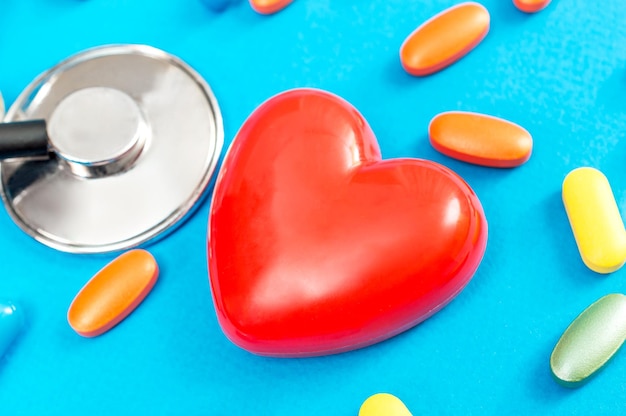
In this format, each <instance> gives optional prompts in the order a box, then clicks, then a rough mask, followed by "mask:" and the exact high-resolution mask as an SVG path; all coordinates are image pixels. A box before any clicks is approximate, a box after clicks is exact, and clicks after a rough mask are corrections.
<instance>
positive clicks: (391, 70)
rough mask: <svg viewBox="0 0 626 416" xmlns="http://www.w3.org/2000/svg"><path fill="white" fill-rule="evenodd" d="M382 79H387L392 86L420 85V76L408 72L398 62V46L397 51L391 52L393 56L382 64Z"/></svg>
mask: <svg viewBox="0 0 626 416" xmlns="http://www.w3.org/2000/svg"><path fill="white" fill-rule="evenodd" d="M383 68H384V71H385V73H384V79H385V80H387V81H389V83H391V84H392V85H393V86H394V87H400V88H403V89H405V88H407V87H412V86H413V87H417V86H418V85H420V78H421V77H416V76H414V75H411V74H409V73H408V72H406V71H405V70H404V68H402V63H401V62H400V48H399V47H398V53H397V54H393V57H392V58H390V59H389V60H388V61H387V64H386V65H384V67H383Z"/></svg>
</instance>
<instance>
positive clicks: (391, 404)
mask: <svg viewBox="0 0 626 416" xmlns="http://www.w3.org/2000/svg"><path fill="white" fill-rule="evenodd" d="M359 416H411V412H409V409H407V408H406V406H405V405H404V403H402V401H401V400H400V399H398V398H397V397H396V396H394V395H392V394H389V393H377V394H374V395H373V396H370V397H368V398H367V400H365V401H364V402H363V404H362V405H361V409H359Z"/></svg>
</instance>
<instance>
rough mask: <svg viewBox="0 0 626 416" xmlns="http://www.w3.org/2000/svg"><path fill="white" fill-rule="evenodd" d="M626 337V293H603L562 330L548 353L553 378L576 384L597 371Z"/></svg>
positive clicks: (572, 384)
mask: <svg viewBox="0 0 626 416" xmlns="http://www.w3.org/2000/svg"><path fill="white" fill-rule="evenodd" d="M625 339H626V296H624V295H622V294H619V293H614V294H610V295H606V296H604V297H602V298H600V299H599V300H597V301H596V302H595V303H593V304H591V306H589V307H588V308H587V309H585V310H584V311H583V312H582V313H581V314H580V315H578V317H577V318H576V319H574V321H573V322H572V323H571V324H570V326H569V327H568V328H567V329H566V330H565V332H564V333H563V335H562V336H561V339H559V342H558V343H557V344H556V347H554V351H552V355H551V356H550V368H551V369H552V374H554V377H555V378H556V380H557V381H558V382H559V383H560V384H563V385H564V386H567V387H577V386H579V385H580V384H582V383H583V382H584V381H585V380H586V379H587V378H588V377H589V376H591V375H593V374H594V373H595V372H596V371H598V370H599V369H600V368H602V366H604V364H606V363H607V362H608V361H609V360H610V359H611V357H613V355H615V353H616V352H617V350H619V348H620V347H621V346H622V344H623V343H624V340H625Z"/></svg>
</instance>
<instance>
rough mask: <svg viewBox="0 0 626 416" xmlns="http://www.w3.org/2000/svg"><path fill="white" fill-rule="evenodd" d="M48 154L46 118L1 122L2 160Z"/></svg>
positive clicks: (0, 152)
mask: <svg viewBox="0 0 626 416" xmlns="http://www.w3.org/2000/svg"><path fill="white" fill-rule="evenodd" d="M46 155H48V131H47V129H46V120H27V121H15V122H11V123H0V160H1V159H13V158H21V157H36V156H46Z"/></svg>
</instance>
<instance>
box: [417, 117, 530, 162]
mask: <svg viewBox="0 0 626 416" xmlns="http://www.w3.org/2000/svg"><path fill="white" fill-rule="evenodd" d="M428 134H429V137H430V143H431V144H432V146H433V147H434V148H435V149H437V150H438V151H440V152H441V153H443V154H444V155H447V156H450V157H453V158H455V159H459V160H462V161H464V162H468V163H474V164H476V165H483V166H491V167H496V168H511V167H514V166H519V165H521V164H523V163H524V162H526V161H527V160H528V159H529V158H530V154H531V152H532V148H533V138H532V136H531V135H530V133H529V132H528V131H526V130H525V129H524V128H522V127H520V126H518V125H517V124H514V123H511V122H510V121H506V120H503V119H501V118H497V117H492V116H488V115H484V114H478V113H468V112H461V111H451V112H447V113H441V114H438V115H437V116H435V117H434V118H433V119H432V120H431V122H430V126H428Z"/></svg>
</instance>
